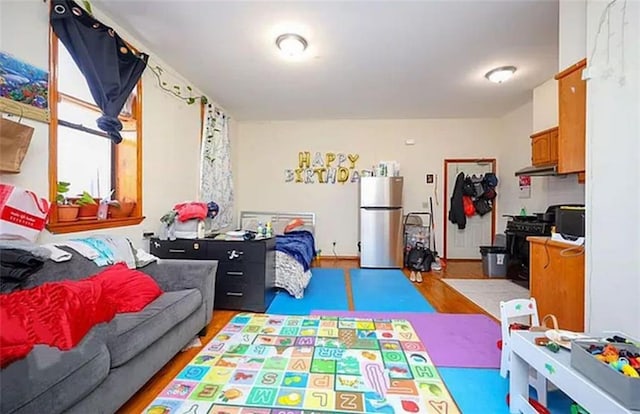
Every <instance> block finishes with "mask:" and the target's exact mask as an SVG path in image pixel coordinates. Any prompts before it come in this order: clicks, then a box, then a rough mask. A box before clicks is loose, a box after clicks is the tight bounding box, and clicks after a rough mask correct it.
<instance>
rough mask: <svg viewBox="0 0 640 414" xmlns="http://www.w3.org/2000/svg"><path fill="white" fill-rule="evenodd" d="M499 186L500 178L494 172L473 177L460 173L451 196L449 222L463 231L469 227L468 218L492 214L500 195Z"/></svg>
mask: <svg viewBox="0 0 640 414" xmlns="http://www.w3.org/2000/svg"><path fill="white" fill-rule="evenodd" d="M497 186H498V177H496V175H495V174H494V173H492V172H488V173H485V174H481V175H475V174H474V175H472V176H468V175H465V173H464V172H461V173H459V174H458V176H457V177H456V183H455V186H454V189H453V194H452V195H451V209H450V210H449V221H451V222H452V223H454V224H457V225H458V228H459V229H460V230H462V229H464V228H465V227H466V226H467V217H471V216H473V215H475V214H478V215H479V216H484V215H485V214H487V213H490V212H491V210H493V200H495V198H496V196H497V195H498V193H496V187H497Z"/></svg>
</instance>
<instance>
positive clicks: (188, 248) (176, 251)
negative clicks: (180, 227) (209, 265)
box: [149, 239, 208, 259]
mask: <svg viewBox="0 0 640 414" xmlns="http://www.w3.org/2000/svg"><path fill="white" fill-rule="evenodd" d="M149 252H150V253H151V254H153V255H155V256H158V257H159V258H161V259H207V258H208V257H207V244H206V243H204V242H202V241H200V240H185V239H178V240H159V239H152V240H151V241H150V242H149Z"/></svg>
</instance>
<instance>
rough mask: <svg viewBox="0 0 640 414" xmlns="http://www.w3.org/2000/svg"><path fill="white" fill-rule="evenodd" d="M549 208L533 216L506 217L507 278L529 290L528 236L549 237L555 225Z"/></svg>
mask: <svg viewBox="0 0 640 414" xmlns="http://www.w3.org/2000/svg"><path fill="white" fill-rule="evenodd" d="M556 208H557V206H550V207H549V208H547V211H546V212H545V213H540V214H536V215H534V216H508V217H510V218H511V220H509V221H508V222H507V228H506V230H505V232H504V233H505V235H506V236H507V252H508V253H509V262H508V264H507V277H508V278H509V279H511V280H512V281H513V282H514V283H517V284H518V285H521V286H523V287H525V288H527V289H529V242H528V241H527V237H530V236H551V227H553V226H554V225H555V210H556Z"/></svg>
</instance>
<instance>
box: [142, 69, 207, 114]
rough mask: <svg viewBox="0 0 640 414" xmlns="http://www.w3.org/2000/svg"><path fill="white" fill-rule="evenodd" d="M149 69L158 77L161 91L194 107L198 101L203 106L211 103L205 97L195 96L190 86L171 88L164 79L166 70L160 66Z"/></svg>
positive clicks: (172, 86)
mask: <svg viewBox="0 0 640 414" xmlns="http://www.w3.org/2000/svg"><path fill="white" fill-rule="evenodd" d="M147 68H148V69H149V70H150V71H151V72H152V73H153V74H154V75H155V76H156V79H157V80H158V87H159V88H160V89H162V90H163V91H165V92H167V93H169V94H171V95H173V96H174V97H175V98H178V99H181V100H183V101H185V102H186V103H187V105H193V104H194V103H196V102H198V101H199V102H200V103H201V104H203V105H206V104H208V103H209V100H208V99H207V97H206V96H204V95H200V96H193V88H192V87H191V86H189V85H186V86H184V87H182V86H180V85H177V84H173V85H171V87H169V83H168V82H167V81H165V80H163V79H162V75H163V74H164V69H162V68H161V67H160V66H158V65H155V66H151V65H147ZM184 90H186V92H184Z"/></svg>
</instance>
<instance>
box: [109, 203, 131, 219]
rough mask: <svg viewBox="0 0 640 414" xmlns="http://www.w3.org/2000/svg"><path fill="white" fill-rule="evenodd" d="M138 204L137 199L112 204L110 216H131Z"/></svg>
mask: <svg viewBox="0 0 640 414" xmlns="http://www.w3.org/2000/svg"><path fill="white" fill-rule="evenodd" d="M135 206H136V202H135V201H121V202H120V205H110V206H109V212H108V217H111V218H125V217H129V216H130V215H131V213H132V212H133V209H134V208H135Z"/></svg>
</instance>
